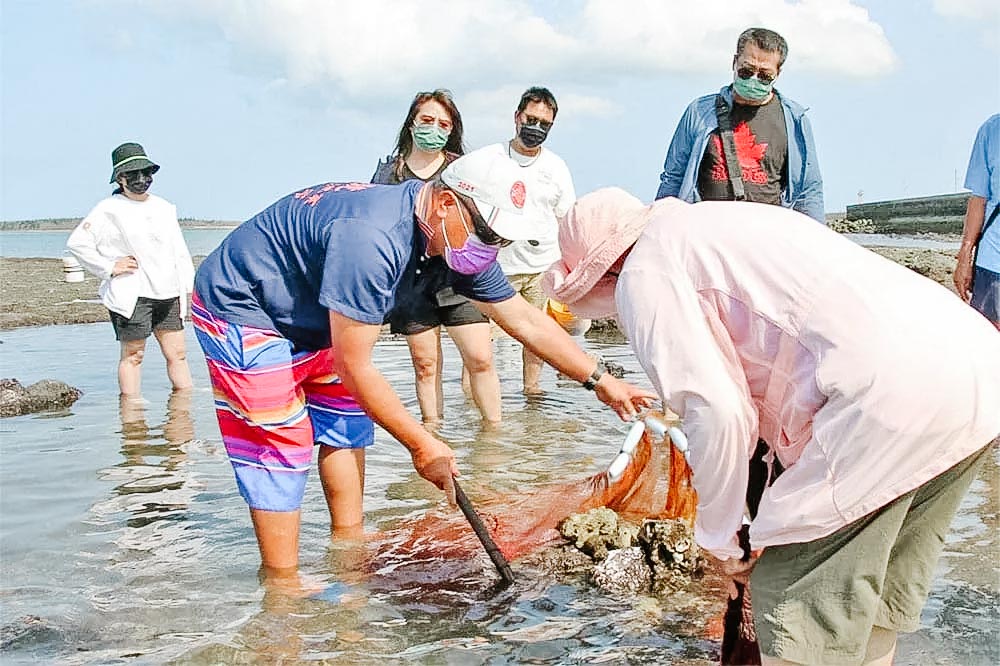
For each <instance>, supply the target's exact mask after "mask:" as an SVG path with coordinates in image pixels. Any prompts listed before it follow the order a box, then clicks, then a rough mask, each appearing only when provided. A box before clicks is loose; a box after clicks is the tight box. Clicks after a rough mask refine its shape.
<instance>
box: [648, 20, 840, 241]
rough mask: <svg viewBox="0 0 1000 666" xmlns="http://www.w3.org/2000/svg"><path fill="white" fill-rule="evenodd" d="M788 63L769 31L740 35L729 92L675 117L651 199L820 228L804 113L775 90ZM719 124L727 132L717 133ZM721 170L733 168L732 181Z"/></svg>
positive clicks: (818, 188) (783, 46)
mask: <svg viewBox="0 0 1000 666" xmlns="http://www.w3.org/2000/svg"><path fill="white" fill-rule="evenodd" d="M787 55H788V45H787V43H786V42H785V39H784V38H783V37H782V36H781V35H779V34H778V33H776V32H774V31H773V30H767V29H766V28H750V29H749V30H745V31H744V32H743V33H742V34H741V35H740V37H739V39H738V40H737V43H736V55H734V56H733V82H732V84H730V85H727V86H725V87H724V88H722V90H720V91H719V93H717V94H711V95H705V96H704V97H699V98H698V99H696V100H695V101H694V102H692V103H691V104H690V105H689V106H688V107H687V110H686V111H685V112H684V115H683V116H682V117H681V120H680V123H678V125H677V129H676V131H675V132H674V136H673V139H672V140H671V142H670V147H669V148H668V149H667V157H666V160H665V161H664V164H663V173H661V174H660V187H659V190H658V191H657V193H656V198H657V199H662V198H664V197H677V198H679V199H683V200H684V201H687V202H695V201H701V200H709V201H733V200H746V201H756V202H759V203H767V204H774V205H779V206H784V207H786V208H792V209H794V210H797V211H799V212H800V213H805V214H806V215H808V216H809V217H812V218H813V219H815V220H816V221H818V222H821V223H825V214H824V210H823V179H822V176H821V175H820V171H819V163H818V162H817V158H816V147H815V144H814V142H813V135H812V128H811V126H810V124H809V119H808V118H807V117H806V115H805V111H806V109H805V107H803V106H801V105H799V104H797V103H796V102H794V101H792V100H790V99H788V98H787V97H785V96H784V95H782V94H781V93H780V92H778V91H777V90H776V89H775V88H774V81H775V79H777V78H778V75H779V74H780V73H781V67H782V66H783V65H784V63H785V58H786V56H787ZM720 118H721V121H722V127H723V129H726V128H727V126H728V128H730V129H731V132H721V133H720ZM727 134H728V136H729V137H731V142H730V140H729V138H727ZM734 151H735V155H732V153H733V152H734ZM727 152H728V153H730V155H727ZM728 164H733V165H734V167H735V166H736V165H737V164H738V165H739V169H738V170H739V171H740V173H739V174H738V178H734V177H733V174H730V171H729V167H728ZM733 170H734V171H736V169H735V168H734V169H733ZM737 181H738V182H737Z"/></svg>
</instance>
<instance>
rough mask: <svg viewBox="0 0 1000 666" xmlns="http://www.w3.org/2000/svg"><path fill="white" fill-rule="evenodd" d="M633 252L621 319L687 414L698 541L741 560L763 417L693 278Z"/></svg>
mask: <svg viewBox="0 0 1000 666" xmlns="http://www.w3.org/2000/svg"><path fill="white" fill-rule="evenodd" d="M651 263H652V262H643V261H642V257H639V256H637V257H630V260H629V262H628V264H626V267H625V272H623V273H622V275H621V277H620V279H619V283H618V287H617V292H616V303H617V306H618V312H619V321H620V324H621V325H622V327H623V329H624V331H625V334H626V335H627V336H628V338H629V342H630V344H631V346H632V349H633V350H634V352H635V354H636V356H637V357H638V360H639V363H640V364H641V365H642V367H643V370H645V372H646V374H647V375H648V376H649V378H650V381H652V383H653V386H654V387H655V388H656V390H657V392H658V393H659V394H660V397H661V398H662V399H663V402H664V403H665V404H666V406H667V407H669V408H670V409H671V410H673V411H674V412H676V413H677V414H679V415H680V416H681V418H682V419H683V426H682V427H683V430H684V432H685V434H686V435H687V437H688V441H689V444H690V450H691V453H690V456H691V457H690V463H691V469H692V471H693V472H694V487H695V490H697V491H698V513H697V517H696V520H695V539H696V541H697V542H698V544H699V545H700V546H701V547H703V548H705V549H706V550H708V551H709V552H711V553H712V554H713V555H715V556H716V557H718V558H719V559H728V558H730V557H740V556H741V555H742V551H741V550H740V548H739V544H738V542H737V539H736V532H737V531H738V530H739V527H740V525H741V523H742V520H743V513H744V507H745V504H746V488H747V474H748V473H747V466H748V463H749V457H750V453H751V452H752V451H753V448H754V446H755V445H756V440H757V416H756V411H755V409H754V408H753V405H752V403H751V401H750V392H749V388H748V387H747V382H746V377H745V375H744V373H743V371H742V367H741V365H740V364H739V361H738V359H737V356H736V353H735V350H734V348H733V343H732V341H731V339H730V337H729V336H728V334H726V332H725V330H724V329H723V327H722V323H721V322H720V321H719V319H718V317H717V316H715V315H713V314H712V313H711V312H706V311H704V310H703V308H702V306H701V302H700V299H699V297H698V293H697V292H696V291H695V288H694V286H693V285H692V283H691V281H690V279H689V278H688V276H687V275H684V274H682V273H680V272H679V271H670V269H669V266H662V263H663V261H662V259H661V260H660V261H659V263H660V264H661V265H660V266H657V265H655V264H653V265H651Z"/></svg>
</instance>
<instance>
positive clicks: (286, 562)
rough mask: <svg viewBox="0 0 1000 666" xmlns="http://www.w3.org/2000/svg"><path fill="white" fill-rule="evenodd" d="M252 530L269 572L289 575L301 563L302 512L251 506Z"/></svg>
mask: <svg viewBox="0 0 1000 666" xmlns="http://www.w3.org/2000/svg"><path fill="white" fill-rule="evenodd" d="M250 518H251V520H253V530H254V533H255V534H256V535H257V547H258V548H260V561H261V565H262V567H263V571H264V573H265V574H266V575H270V576H275V577H278V578H282V577H287V576H288V575H289V572H290V571H292V570H294V569H295V568H296V567H297V566H298V564H299V523H300V520H301V512H300V511H299V510H295V511H262V510H260V509H250Z"/></svg>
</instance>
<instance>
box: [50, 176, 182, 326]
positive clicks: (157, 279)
mask: <svg viewBox="0 0 1000 666" xmlns="http://www.w3.org/2000/svg"><path fill="white" fill-rule="evenodd" d="M66 247H67V248H68V249H69V251H70V252H71V253H72V254H73V256H75V257H76V258H77V260H79V262H80V264H81V265H83V267H84V268H85V269H87V270H88V271H89V272H91V273H93V274H94V275H96V276H97V277H99V278H101V280H102V282H101V286H100V288H99V290H98V295H99V296H100V298H101V302H102V303H103V304H104V306H105V307H107V308H108V309H109V310H112V311H114V312H117V313H119V314H121V315H123V316H125V317H131V316H132V313H133V312H134V311H135V304H136V301H137V300H138V299H139V297H140V296H142V297H144V298H155V299H160V300H163V299H168V298H174V297H178V296H185V298H181V316H182V317H183V316H184V315H185V314H186V308H187V298H186V295H187V294H190V293H191V290H192V288H193V284H194V265H193V263H192V262H191V255H190V253H189V252H188V249H187V245H186V244H185V242H184V237H183V235H182V234H181V228H180V225H179V224H178V222H177V209H176V208H175V207H174V205H173V204H171V203H169V202H168V201H166V200H164V199H161V198H160V197H158V196H155V195H149V197H148V198H147V199H146V200H145V201H133V200H132V199H129V198H128V197H125V196H123V195H121V194H114V195H112V196H110V197H108V198H106V199H103V200H102V201H100V202H99V203H98V204H97V205H96V206H95V207H94V209H93V210H92V211H90V213H89V214H88V215H87V217H85V218H83V220H82V221H81V222H80V224H79V225H77V227H76V229H74V230H73V233H72V234H70V237H69V240H68V241H67V242H66ZM130 255H131V256H133V257H135V260H136V263H137V264H138V265H139V268H138V270H136V271H135V272H133V273H125V274H122V275H118V276H115V277H112V276H111V272H112V270H113V269H114V266H115V262H117V261H118V260H119V259H121V258H122V257H127V256H130Z"/></svg>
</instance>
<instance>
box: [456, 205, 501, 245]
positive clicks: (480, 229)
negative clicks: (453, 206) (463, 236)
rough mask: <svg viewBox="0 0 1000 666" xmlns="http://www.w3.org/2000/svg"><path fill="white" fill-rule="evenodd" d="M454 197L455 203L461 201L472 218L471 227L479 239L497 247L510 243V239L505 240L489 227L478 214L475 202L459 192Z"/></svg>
mask: <svg viewBox="0 0 1000 666" xmlns="http://www.w3.org/2000/svg"><path fill="white" fill-rule="evenodd" d="M455 199H456V203H458V202H461V203H462V204H464V205H465V209H466V210H467V211H468V212H469V216H470V217H471V218H472V229H473V231H475V233H476V235H477V236H479V240H481V241H483V242H484V243H486V244H487V245H496V246H498V247H507V246H508V245H510V244H511V242H512V241H509V240H507V239H506V238H504V237H503V236H501V235H499V234H497V232H495V231H493V229H491V228H490V225H489V224H487V223H486V220H484V219H483V216H482V215H480V214H479V209H478V208H476V202H474V201H473V200H472V199H470V198H469V197H466V196H464V195H461V194H456V195H455Z"/></svg>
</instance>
